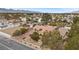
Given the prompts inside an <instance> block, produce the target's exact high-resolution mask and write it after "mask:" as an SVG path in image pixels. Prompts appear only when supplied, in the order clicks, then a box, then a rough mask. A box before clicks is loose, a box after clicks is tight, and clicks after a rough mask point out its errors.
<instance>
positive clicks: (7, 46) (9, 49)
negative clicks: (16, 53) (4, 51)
mask: <svg viewBox="0 0 79 59" xmlns="http://www.w3.org/2000/svg"><path fill="white" fill-rule="evenodd" d="M0 45H2V46H4V47H6V48H8V49H9V50H13V49H12V48H9V47H8V46H6V45H4V44H2V43H0Z"/></svg>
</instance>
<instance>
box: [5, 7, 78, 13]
mask: <svg viewBox="0 0 79 59" xmlns="http://www.w3.org/2000/svg"><path fill="white" fill-rule="evenodd" d="M6 9H14V10H28V11H35V12H44V13H70V12H74V11H79V8H6Z"/></svg>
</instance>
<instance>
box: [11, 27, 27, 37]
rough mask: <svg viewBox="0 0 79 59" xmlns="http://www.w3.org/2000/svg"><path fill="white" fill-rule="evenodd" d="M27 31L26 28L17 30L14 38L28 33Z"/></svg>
mask: <svg viewBox="0 0 79 59" xmlns="http://www.w3.org/2000/svg"><path fill="white" fill-rule="evenodd" d="M27 31H28V29H26V28H20V29H19V30H16V31H15V32H14V33H13V35H12V36H19V35H22V34H24V33H26V32H27Z"/></svg>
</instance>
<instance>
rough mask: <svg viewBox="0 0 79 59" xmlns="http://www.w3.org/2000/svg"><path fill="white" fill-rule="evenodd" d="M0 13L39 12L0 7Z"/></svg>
mask: <svg viewBox="0 0 79 59" xmlns="http://www.w3.org/2000/svg"><path fill="white" fill-rule="evenodd" d="M0 13H40V12H35V11H29V10H14V9H5V8H0Z"/></svg>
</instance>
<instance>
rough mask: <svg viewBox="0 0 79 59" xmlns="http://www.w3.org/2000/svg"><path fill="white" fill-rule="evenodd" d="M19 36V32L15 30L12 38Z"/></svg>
mask: <svg viewBox="0 0 79 59" xmlns="http://www.w3.org/2000/svg"><path fill="white" fill-rule="evenodd" d="M19 35H21V31H20V30H16V31H15V32H14V33H13V35H12V36H19Z"/></svg>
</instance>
